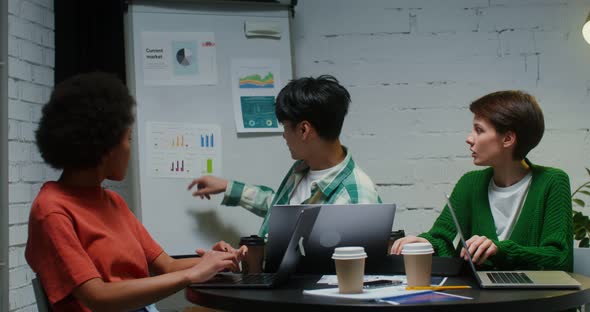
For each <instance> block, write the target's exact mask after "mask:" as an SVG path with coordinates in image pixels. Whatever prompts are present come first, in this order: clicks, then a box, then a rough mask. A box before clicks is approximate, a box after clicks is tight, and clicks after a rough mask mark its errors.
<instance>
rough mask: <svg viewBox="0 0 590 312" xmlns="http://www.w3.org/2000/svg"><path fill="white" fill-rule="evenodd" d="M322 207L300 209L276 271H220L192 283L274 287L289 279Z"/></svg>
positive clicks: (196, 286)
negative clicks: (241, 272) (247, 272)
mask: <svg viewBox="0 0 590 312" xmlns="http://www.w3.org/2000/svg"><path fill="white" fill-rule="evenodd" d="M319 211H320V207H310V208H307V209H303V210H300V211H299V216H298V217H297V219H296V220H297V221H296V224H295V229H294V230H293V232H292V234H291V238H290V240H289V244H288V246H287V249H286V250H285V252H284V254H283V257H282V260H281V264H280V265H279V268H278V270H277V271H276V272H275V273H251V274H239V273H219V274H216V275H215V276H214V277H213V278H212V279H210V280H208V281H206V282H203V283H195V284H191V285H190V286H189V287H193V288H274V287H276V286H278V285H280V284H282V283H284V282H286V281H287V280H288V279H289V276H290V275H291V274H293V272H295V269H296V267H297V263H298V262H299V259H300V257H301V255H302V254H303V255H304V254H305V251H304V250H303V247H302V246H303V244H304V242H305V241H306V240H307V239H308V238H309V234H310V233H311V230H312V229H313V225H314V223H315V220H316V218H317V216H318V214H319Z"/></svg>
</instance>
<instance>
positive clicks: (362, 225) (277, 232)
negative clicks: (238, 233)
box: [265, 204, 395, 274]
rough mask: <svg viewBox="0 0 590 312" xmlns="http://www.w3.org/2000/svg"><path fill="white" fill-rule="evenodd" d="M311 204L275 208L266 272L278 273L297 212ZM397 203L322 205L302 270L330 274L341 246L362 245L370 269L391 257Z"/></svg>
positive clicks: (269, 238) (301, 265)
mask: <svg viewBox="0 0 590 312" xmlns="http://www.w3.org/2000/svg"><path fill="white" fill-rule="evenodd" d="M305 207H309V206H308V205H281V206H274V207H273V208H272V210H271V215H270V221H269V234H268V244H267V249H266V263H265V271H266V272H275V271H276V269H277V267H278V263H279V262H280V260H279V259H280V257H281V255H282V254H283V253H284V251H285V248H286V245H287V241H288V238H289V237H290V236H291V233H292V231H293V230H292V229H293V226H294V220H296V219H297V217H296V214H297V212H298V211H300V210H301V209H303V208H305ZM394 215H395V204H346V205H322V206H321V209H320V214H319V216H318V218H317V220H316V223H315V225H314V228H313V231H312V233H311V235H310V237H309V240H308V241H307V243H306V244H305V251H306V253H307V255H306V257H304V258H303V259H301V263H300V265H299V267H298V272H300V273H310V274H329V273H333V272H334V271H335V268H334V261H333V260H332V253H333V252H334V248H336V247H340V246H362V247H364V248H365V251H366V252H367V256H368V259H367V269H370V267H371V264H372V263H375V264H377V263H380V261H383V260H384V259H386V258H387V242H388V240H389V235H390V233H391V228H392V225H393V218H394Z"/></svg>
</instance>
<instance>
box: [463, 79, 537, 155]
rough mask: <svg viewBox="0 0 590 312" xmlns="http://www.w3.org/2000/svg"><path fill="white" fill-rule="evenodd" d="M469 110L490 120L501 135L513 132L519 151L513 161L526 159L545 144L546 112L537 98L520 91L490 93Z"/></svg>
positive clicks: (472, 104)
mask: <svg viewBox="0 0 590 312" xmlns="http://www.w3.org/2000/svg"><path fill="white" fill-rule="evenodd" d="M469 109H470V110H471V111H472V112H473V113H474V114H475V115H476V116H480V117H483V118H485V119H487V120H489V121H490V123H491V124H492V125H493V126H494V128H495V129H496V131H497V132H499V133H506V132H508V131H513V132H514V133H515V134H516V148H515V149H514V154H513V155H512V157H513V159H515V160H520V159H524V158H525V157H526V155H527V154H528V153H529V152H530V151H531V150H532V149H533V148H535V146H537V145H538V144H539V142H541V138H543V133H544V132H545V121H544V119H543V111H541V107H539V103H537V100H536V99H535V97H534V96H532V95H530V94H528V93H526V92H523V91H518V90H506V91H498V92H494V93H490V94H488V95H484V96H483V97H481V98H479V99H477V100H475V101H474V102H473V103H471V105H470V106H469Z"/></svg>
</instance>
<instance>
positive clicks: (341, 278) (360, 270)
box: [332, 247, 367, 294]
mask: <svg viewBox="0 0 590 312" xmlns="http://www.w3.org/2000/svg"><path fill="white" fill-rule="evenodd" d="M366 258H367V254H366V253H365V248H363V247H338V248H335V249H334V254H332V259H334V262H335V263H336V276H337V278H338V289H339V291H340V293H341V294H358V293H362V292H363V280H364V277H365V259H366Z"/></svg>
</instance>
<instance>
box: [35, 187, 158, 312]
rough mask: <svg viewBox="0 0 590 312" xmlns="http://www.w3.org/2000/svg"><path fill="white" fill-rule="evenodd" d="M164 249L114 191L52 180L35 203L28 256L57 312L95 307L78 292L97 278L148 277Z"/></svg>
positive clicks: (109, 280)
mask: <svg viewBox="0 0 590 312" xmlns="http://www.w3.org/2000/svg"><path fill="white" fill-rule="evenodd" d="M161 253H162V248H161V247H160V245H158V243H156V242H155V241H154V240H153V239H152V238H151V236H150V235H149V233H148V232H147V231H146V229H145V228H144V227H143V225H142V224H141V223H140V222H139V221H138V220H137V219H136V218H135V216H134V215H133V213H131V211H130V210H129V207H127V204H126V203H125V201H124V200H123V199H122V198H121V197H120V196H119V195H118V194H117V193H115V192H113V191H109V190H105V189H103V188H102V187H96V188H91V189H89V188H72V187H65V186H63V185H61V184H59V183H58V182H47V183H45V184H44V185H43V187H42V188H41V191H40V192H39V195H37V198H36V199H35V201H34V202H33V206H32V208H31V214H30V216H29V238H28V241H27V248H26V251H25V257H26V259H27V262H28V263H29V265H30V266H31V268H32V269H33V271H35V272H36V273H37V275H38V276H39V279H40V280H41V283H42V284H43V288H44V289H45V292H46V293H47V297H48V298H49V302H50V304H51V305H52V307H53V309H54V311H90V310H89V309H88V308H86V307H85V306H83V305H82V303H80V302H79V301H78V300H76V298H75V297H74V296H73V295H72V291H73V290H74V289H75V288H76V287H78V286H80V285H81V284H83V283H84V282H86V281H88V280H89V279H92V278H96V277H98V278H101V279H102V280H103V281H105V282H116V281H121V280H130V279H137V278H143V277H148V276H149V271H148V264H149V263H151V262H152V261H154V260H155V259H156V257H158V256H159V255H160V254H161Z"/></svg>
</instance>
